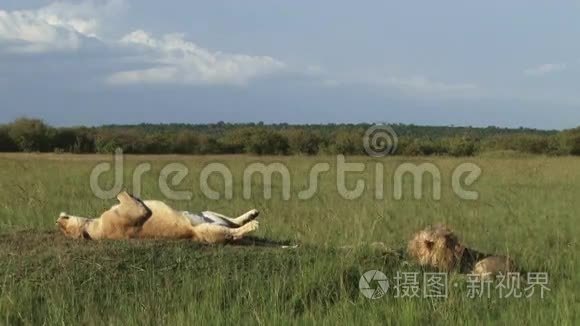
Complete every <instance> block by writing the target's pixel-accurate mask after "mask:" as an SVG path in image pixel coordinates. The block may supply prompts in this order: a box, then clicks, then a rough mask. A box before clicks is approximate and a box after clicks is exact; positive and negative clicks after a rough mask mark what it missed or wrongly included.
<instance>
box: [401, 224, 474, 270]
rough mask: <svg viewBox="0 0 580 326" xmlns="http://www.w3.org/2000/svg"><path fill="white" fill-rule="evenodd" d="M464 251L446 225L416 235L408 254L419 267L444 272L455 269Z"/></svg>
mask: <svg viewBox="0 0 580 326" xmlns="http://www.w3.org/2000/svg"><path fill="white" fill-rule="evenodd" d="M464 249H465V248H464V247H463V246H462V245H461V244H460V243H459V241H458V239H457V236H456V235H455V234H454V233H453V231H451V230H450V229H449V228H447V227H446V226H444V225H436V226H431V227H428V228H426V229H424V230H421V231H419V232H417V233H415V234H414V235H413V238H412V239H411V240H410V241H409V243H408V246H407V252H408V253H409V255H410V256H411V257H413V258H414V259H415V260H417V262H418V263H419V265H421V266H430V267H433V268H436V269H438V270H442V271H450V270H452V269H454V268H455V267H456V266H457V264H458V263H459V261H460V259H461V255H462V253H463V250H464Z"/></svg>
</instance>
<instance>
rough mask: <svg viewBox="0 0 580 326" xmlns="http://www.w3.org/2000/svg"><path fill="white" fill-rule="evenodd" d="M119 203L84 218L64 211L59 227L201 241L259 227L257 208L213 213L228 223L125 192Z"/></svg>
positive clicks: (103, 235) (82, 233) (79, 232)
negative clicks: (202, 219) (195, 219)
mask: <svg viewBox="0 0 580 326" xmlns="http://www.w3.org/2000/svg"><path fill="white" fill-rule="evenodd" d="M117 199H118V200H119V204H118V205H115V206H113V207H111V208H110V209H109V210H107V211H105V212H104V213H103V214H102V215H101V216H100V217H99V218H94V219H91V218H84V217H78V216H72V215H68V214H66V213H61V215H60V216H59V218H58V220H57V225H58V226H59V228H60V230H61V231H62V232H63V233H64V234H65V235H66V236H68V237H71V238H77V239H80V238H85V239H94V240H99V239H133V238H137V239H143V238H161V239H191V240H193V241H196V242H200V243H210V244H213V243H224V242H227V241H230V240H238V239H241V238H243V237H244V236H245V235H246V234H248V233H250V232H253V231H255V230H256V229H257V228H258V222H257V221H255V220H254V218H255V217H256V216H257V215H258V212H257V211H256V210H252V211H249V212H248V213H246V214H244V215H242V216H240V217H238V218H235V219H233V218H228V217H226V216H223V215H220V214H217V213H213V212H211V213H212V214H215V215H218V216H220V218H222V219H223V220H226V221H227V224H228V226H224V225H219V224H212V223H199V224H194V223H192V221H191V220H190V219H189V218H188V217H187V216H186V215H184V213H183V212H180V211H176V210H174V209H173V208H171V207H170V206H168V205H167V204H165V203H164V202H161V201H157V200H146V201H141V200H139V199H137V198H135V197H133V196H131V195H129V194H127V193H126V192H122V193H120V194H119V195H118V196H117Z"/></svg>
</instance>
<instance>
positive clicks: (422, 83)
mask: <svg viewBox="0 0 580 326" xmlns="http://www.w3.org/2000/svg"><path fill="white" fill-rule="evenodd" d="M322 84H323V85H324V86H327V87H338V86H345V85H349V84H364V85H371V86H375V87H379V88H382V89H385V90H393V89H394V90H396V91H397V92H399V93H401V94H406V95H410V96H427V97H449V98H452V97H457V98H461V97H473V96H480V95H481V94H482V89H481V88H480V87H479V86H478V85H476V84H473V83H448V82H443V81H436V80H432V79H430V78H427V77H425V76H421V75H415V76H405V77H400V76H388V75H387V76H380V75H379V76H378V75H376V74H371V75H363V76H358V77H352V76H351V77H350V78H342V79H336V78H326V79H323V80H322Z"/></svg>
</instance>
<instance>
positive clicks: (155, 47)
mask: <svg viewBox="0 0 580 326" xmlns="http://www.w3.org/2000/svg"><path fill="white" fill-rule="evenodd" d="M120 44H122V45H123V46H126V47H130V48H134V49H137V50H140V51H142V60H143V61H144V62H149V63H152V64H154V67H152V68H147V69H139V70H127V71H121V72H117V73H114V74H113V75H111V76H110V77H109V79H108V82H109V83H111V84H116V85H119V84H135V83H177V84H238V85H242V84H245V83H246V82H248V81H249V80H251V79H253V78H256V77H260V76H264V75H268V74H271V73H274V72H277V71H280V70H283V69H284V68H285V64H284V63H283V62H281V61H278V60H276V59H274V58H271V57H268V56H250V55H245V54H228V53H222V52H219V51H217V52H212V51H209V50H207V49H205V48H202V47H200V46H198V45H196V44H195V43H193V42H189V41H186V40H185V39H184V37H183V35H181V34H166V35H163V36H162V37H161V38H155V37H153V36H151V35H150V34H148V33H146V32H144V31H142V30H137V31H134V32H132V33H130V34H127V35H125V36H124V37H123V38H122V39H121V40H120Z"/></svg>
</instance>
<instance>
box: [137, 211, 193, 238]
mask: <svg viewBox="0 0 580 326" xmlns="http://www.w3.org/2000/svg"><path fill="white" fill-rule="evenodd" d="M191 236H192V226H191V223H190V222H189V221H188V220H187V219H185V218H182V217H181V216H165V215H160V214H155V212H153V215H152V216H151V217H150V218H149V219H148V220H147V221H146V222H145V224H143V226H142V227H141V228H140V230H138V231H137V232H136V233H135V236H134V237H135V238H162V239H183V238H190V237H191Z"/></svg>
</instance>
